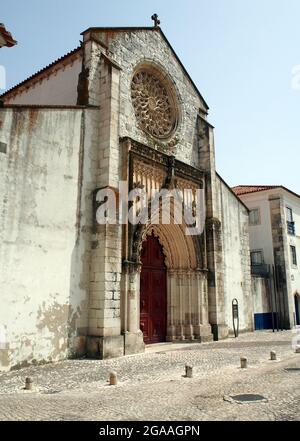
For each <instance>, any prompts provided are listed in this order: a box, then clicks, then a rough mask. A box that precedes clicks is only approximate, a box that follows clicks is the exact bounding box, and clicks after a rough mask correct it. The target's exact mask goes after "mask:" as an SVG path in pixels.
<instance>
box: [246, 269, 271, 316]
mask: <svg viewBox="0 0 300 441" xmlns="http://www.w3.org/2000/svg"><path fill="white" fill-rule="evenodd" d="M251 289H252V298H253V313H254V314H261V313H265V312H271V310H272V309H271V301H270V292H269V289H268V280H267V279H265V278H263V277H252V279H251Z"/></svg>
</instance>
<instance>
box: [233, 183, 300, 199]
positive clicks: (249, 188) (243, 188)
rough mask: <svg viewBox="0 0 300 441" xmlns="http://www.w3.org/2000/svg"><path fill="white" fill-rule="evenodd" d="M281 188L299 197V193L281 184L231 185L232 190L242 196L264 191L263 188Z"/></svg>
mask: <svg viewBox="0 0 300 441" xmlns="http://www.w3.org/2000/svg"><path fill="white" fill-rule="evenodd" d="M276 188H277V189H281V190H285V191H287V192H289V193H291V194H293V195H294V196H297V197H298V198H300V195H299V194H297V193H295V192H294V191H292V190H289V189H288V188H286V187H284V186H283V185H237V186H236V187H232V191H233V192H234V193H235V194H236V195H237V196H242V195H243V194H249V193H258V192H259V191H265V190H273V189H276Z"/></svg>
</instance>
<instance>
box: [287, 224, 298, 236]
mask: <svg viewBox="0 0 300 441" xmlns="http://www.w3.org/2000/svg"><path fill="white" fill-rule="evenodd" d="M287 231H288V234H290V235H291V236H295V234H296V231H295V222H290V221H287Z"/></svg>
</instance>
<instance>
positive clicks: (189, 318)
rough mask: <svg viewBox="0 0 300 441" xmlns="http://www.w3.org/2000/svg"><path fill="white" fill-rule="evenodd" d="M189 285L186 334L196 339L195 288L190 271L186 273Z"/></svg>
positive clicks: (187, 291)
mask: <svg viewBox="0 0 300 441" xmlns="http://www.w3.org/2000/svg"><path fill="white" fill-rule="evenodd" d="M185 277H186V280H187V283H188V286H187V290H186V292H185V295H186V296H187V311H186V314H185V317H186V320H185V335H186V338H187V339H190V340H194V331H193V323H192V288H193V279H192V273H191V272H190V271H188V272H186V274H185Z"/></svg>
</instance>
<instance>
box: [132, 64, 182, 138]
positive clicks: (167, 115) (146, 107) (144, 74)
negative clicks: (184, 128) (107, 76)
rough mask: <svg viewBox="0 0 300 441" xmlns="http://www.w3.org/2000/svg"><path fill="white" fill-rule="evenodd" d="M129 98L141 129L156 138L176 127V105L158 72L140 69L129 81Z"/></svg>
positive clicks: (165, 134)
mask: <svg viewBox="0 0 300 441" xmlns="http://www.w3.org/2000/svg"><path fill="white" fill-rule="evenodd" d="M131 98H132V102H133V107H134V111H135V116H136V119H137V121H138V123H139V125H140V127H141V129H142V130H144V131H145V132H147V133H149V134H150V135H152V136H154V137H156V138H161V139H163V138H167V137H169V136H170V135H171V134H172V132H173V130H174V129H175V128H176V124H177V117H176V106H175V103H174V98H173V97H172V93H171V92H170V91H169V90H168V86H167V85H166V84H165V81H163V80H162V79H161V78H160V77H159V74H156V72H155V71H148V70H147V69H141V70H139V71H138V72H136V74H135V75H134V77H133V79H132V83H131Z"/></svg>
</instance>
